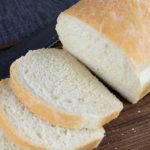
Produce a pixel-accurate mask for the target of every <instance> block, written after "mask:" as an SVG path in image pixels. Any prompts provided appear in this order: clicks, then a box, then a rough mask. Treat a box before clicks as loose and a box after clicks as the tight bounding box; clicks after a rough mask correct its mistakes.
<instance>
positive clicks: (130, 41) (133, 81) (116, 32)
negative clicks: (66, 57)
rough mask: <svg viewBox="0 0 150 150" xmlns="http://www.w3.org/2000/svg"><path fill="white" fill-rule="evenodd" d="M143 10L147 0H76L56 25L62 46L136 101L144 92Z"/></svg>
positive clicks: (149, 16)
mask: <svg viewBox="0 0 150 150" xmlns="http://www.w3.org/2000/svg"><path fill="white" fill-rule="evenodd" d="M149 12H150V1H149V0H81V1H79V2H78V3H77V4H76V5H74V6H73V7H71V8H69V9H68V10H66V11H65V12H63V13H61V15H60V16H59V17H58V24H57V27H56V29H57V32H58V34H59V38H60V40H61V42H62V44H63V47H64V48H65V49H66V50H68V51H69V52H70V53H71V54H73V55H74V56H75V57H77V58H78V59H79V60H80V61H81V62H83V63H84V64H86V65H87V66H88V67H89V68H90V69H91V70H92V71H93V72H94V73H95V74H96V75H97V76H99V77H100V78H101V79H103V80H104V81H105V82H106V83H108V84H109V85H110V86H112V87H113V88H114V89H115V90H116V91H118V92H119V93H120V94H121V95H122V96H124V97H125V98H126V99H127V100H129V101H130V102H131V103H137V102H138V101H139V100H140V99H141V98H143V97H144V96H145V95H146V94H147V93H149V92H150V34H149V33H150V13H149Z"/></svg>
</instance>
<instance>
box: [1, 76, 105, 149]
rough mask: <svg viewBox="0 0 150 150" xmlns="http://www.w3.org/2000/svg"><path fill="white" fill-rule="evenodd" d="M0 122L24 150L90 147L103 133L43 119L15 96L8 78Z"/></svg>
mask: <svg viewBox="0 0 150 150" xmlns="http://www.w3.org/2000/svg"><path fill="white" fill-rule="evenodd" d="M0 125H1V128H2V129H3V130H4V133H5V135H6V136H7V137H9V138H10V139H11V140H12V141H13V142H14V143H15V144H16V145H18V146H20V147H21V148H24V149H25V150H79V149H83V150H84V149H86V150H87V149H89V150H90V149H93V148H95V147H97V146H98V145H99V143H100V141H101V140H102V139H103V137H104V130H103V128H101V129H98V130H88V129H82V130H72V129H64V128H60V127H58V126H53V125H51V124H49V123H48V122H45V121H43V120H41V119H40V118H38V117H37V116H36V115H34V114H33V113H31V112H30V111H29V110H28V109H27V108H26V107H24V105H23V104H22V103H21V102H20V101H19V100H18V99H17V98H16V97H15V96H14V94H13V92H12V90H11V88H10V85H9V79H6V80H3V81H1V82H0Z"/></svg>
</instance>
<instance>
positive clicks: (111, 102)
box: [10, 49, 123, 129]
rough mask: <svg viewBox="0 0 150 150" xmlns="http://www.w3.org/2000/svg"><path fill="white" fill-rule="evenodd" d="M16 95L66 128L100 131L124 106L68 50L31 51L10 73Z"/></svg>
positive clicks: (53, 122)
mask: <svg viewBox="0 0 150 150" xmlns="http://www.w3.org/2000/svg"><path fill="white" fill-rule="evenodd" d="M10 76H11V87H12V90H13V92H14V93H15V95H16V96H17V97H18V99H19V100H21V102H22V103H23V104H24V105H26V106H27V107H28V108H30V110H31V111H32V112H34V113H35V114H37V115H38V116H40V117H41V118H42V119H44V120H46V121H49V122H50V123H52V124H54V125H59V126H61V127H64V128H88V129H96V128H99V127H101V126H102V125H103V124H105V123H107V122H109V121H111V120H112V119H114V118H116V117H117V116H118V115H119V113H120V111H121V110H122V108H123V106H122V103H121V102H120V101H119V100H118V99H117V98H116V97H115V96H114V95H112V94H111V93H110V92H109V91H108V90H107V89H106V88H105V87H104V86H103V85H102V83H100V82H99V81H98V80H97V79H96V78H95V77H94V76H93V75H92V74H91V73H90V72H89V71H88V70H87V69H86V68H85V67H84V66H83V65H82V64H81V63H79V62H78V61H77V60H76V59H75V58H74V57H72V56H71V55H70V54H69V53H68V52H66V51H65V50H58V49H42V50H36V51H30V52H29V53H28V54H27V55H26V56H25V57H21V58H20V59H18V60H17V61H15V62H14V63H13V64H12V66H11V69H10Z"/></svg>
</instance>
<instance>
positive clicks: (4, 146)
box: [0, 129, 21, 150]
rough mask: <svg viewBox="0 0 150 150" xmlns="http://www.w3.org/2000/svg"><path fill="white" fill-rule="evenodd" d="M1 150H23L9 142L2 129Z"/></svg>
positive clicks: (0, 135) (0, 131) (0, 132)
mask: <svg viewBox="0 0 150 150" xmlns="http://www.w3.org/2000/svg"><path fill="white" fill-rule="evenodd" d="M0 150H21V149H20V148H19V147H17V146H16V145H14V144H13V143H12V142H11V141H10V140H8V139H7V138H6V137H5V135H4V134H3V132H2V130H1V129H0Z"/></svg>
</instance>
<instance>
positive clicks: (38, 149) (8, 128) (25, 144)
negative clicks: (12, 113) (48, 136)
mask: <svg viewBox="0 0 150 150" xmlns="http://www.w3.org/2000/svg"><path fill="white" fill-rule="evenodd" d="M0 127H1V128H2V129H3V131H4V134H5V136H6V137H7V138H8V139H10V140H11V141H13V143H14V144H16V145H17V146H19V147H20V148H21V149H30V150H46V149H45V148H44V147H42V146H36V145H33V144H32V143H31V142H29V141H27V140H25V139H23V138H22V137H21V136H20V135H19V134H18V133H17V132H15V131H14V130H13V127H12V125H11V124H10V122H9V121H8V119H7V117H6V115H5V112H4V111H3V110H0Z"/></svg>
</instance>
